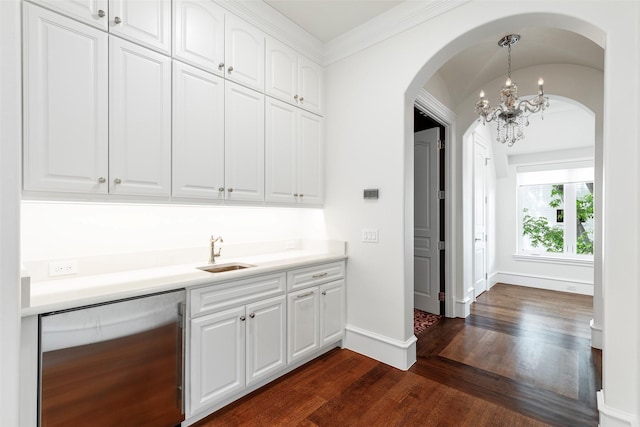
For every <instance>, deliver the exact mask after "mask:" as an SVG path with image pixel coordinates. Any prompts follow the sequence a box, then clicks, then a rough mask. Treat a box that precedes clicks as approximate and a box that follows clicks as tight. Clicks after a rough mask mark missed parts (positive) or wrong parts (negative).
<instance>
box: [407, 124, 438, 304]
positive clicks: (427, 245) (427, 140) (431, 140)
mask: <svg viewBox="0 0 640 427" xmlns="http://www.w3.org/2000/svg"><path fill="white" fill-rule="evenodd" d="M439 138H440V129H439V128H432V129H427V130H424V131H421V132H416V133H415V134H414V240H413V241H414V261H413V270H414V277H413V283H414V285H413V287H414V304H415V308H417V309H419V310H423V311H426V312H429V313H434V314H440V301H439V300H438V293H439V292H440V269H439V265H438V264H439V260H440V257H439V250H438V240H439V228H440V227H439V217H438V204H439V203H438V139H439Z"/></svg>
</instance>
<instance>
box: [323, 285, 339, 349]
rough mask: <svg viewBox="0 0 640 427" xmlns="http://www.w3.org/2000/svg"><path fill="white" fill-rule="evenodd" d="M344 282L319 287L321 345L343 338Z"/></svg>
mask: <svg viewBox="0 0 640 427" xmlns="http://www.w3.org/2000/svg"><path fill="white" fill-rule="evenodd" d="M344 311H345V299H344V280H336V281H335V282H331V283H327V284H324V285H321V286H320V340H321V342H322V345H325V344H329V343H331V342H335V341H338V340H340V339H342V338H343V337H344V323H345V315H344Z"/></svg>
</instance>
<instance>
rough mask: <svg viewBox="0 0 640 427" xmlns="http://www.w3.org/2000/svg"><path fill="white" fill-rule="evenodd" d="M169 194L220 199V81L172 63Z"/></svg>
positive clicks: (221, 166) (221, 132)
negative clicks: (170, 185)
mask: <svg viewBox="0 0 640 427" xmlns="http://www.w3.org/2000/svg"><path fill="white" fill-rule="evenodd" d="M172 151H173V154H172V156H173V168H172V169H173V178H172V181H173V182H172V194H173V195H174V196H177V197H195V198H199V199H209V200H218V199H222V198H224V80H223V79H222V78H220V77H217V76H214V75H212V74H210V73H207V72H205V71H202V70H199V69H197V68H194V67H191V66H189V65H186V64H182V63H181V62H178V61H173V150H172Z"/></svg>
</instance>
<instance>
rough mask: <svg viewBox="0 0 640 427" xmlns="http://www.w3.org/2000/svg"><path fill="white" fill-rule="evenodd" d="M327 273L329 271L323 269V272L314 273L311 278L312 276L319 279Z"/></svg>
mask: <svg viewBox="0 0 640 427" xmlns="http://www.w3.org/2000/svg"><path fill="white" fill-rule="evenodd" d="M327 274H329V273H327V272H326V271H325V272H324V273H320V274H314V275H313V276H311V278H312V279H319V278H321V277H324V276H326V275H327Z"/></svg>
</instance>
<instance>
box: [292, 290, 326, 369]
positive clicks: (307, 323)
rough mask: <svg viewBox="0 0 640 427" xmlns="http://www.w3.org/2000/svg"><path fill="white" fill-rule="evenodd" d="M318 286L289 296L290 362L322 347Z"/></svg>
mask: <svg viewBox="0 0 640 427" xmlns="http://www.w3.org/2000/svg"><path fill="white" fill-rule="evenodd" d="M318 289H319V288H318V287H317V286H315V287H313V288H308V289H303V290H301V291H298V292H293V293H290V294H289V295H288V296H287V298H288V300H287V311H288V320H287V331H288V336H287V338H288V357H289V363H291V362H294V361H296V360H298V359H301V358H303V357H305V356H307V355H309V354H312V353H313V352H315V351H316V350H318V349H319V348H320V307H319V297H318V294H319V292H318Z"/></svg>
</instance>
